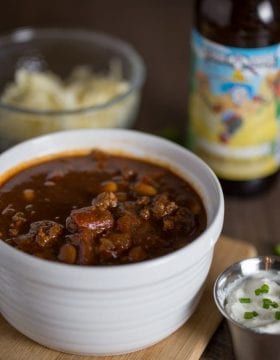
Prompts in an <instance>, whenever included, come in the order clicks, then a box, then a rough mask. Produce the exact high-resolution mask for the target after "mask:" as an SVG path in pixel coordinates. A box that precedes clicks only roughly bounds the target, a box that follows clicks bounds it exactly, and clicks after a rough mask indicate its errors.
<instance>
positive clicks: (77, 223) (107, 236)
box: [0, 129, 224, 355]
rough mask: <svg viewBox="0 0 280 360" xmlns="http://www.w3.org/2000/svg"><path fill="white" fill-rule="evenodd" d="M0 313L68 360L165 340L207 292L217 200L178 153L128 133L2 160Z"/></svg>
mask: <svg viewBox="0 0 280 360" xmlns="http://www.w3.org/2000/svg"><path fill="white" fill-rule="evenodd" d="M0 168H1V174H0V211H1V213H2V216H1V220H0V232H1V240H0V280H1V288H0V295H1V296H0V310H1V313H2V315H3V316H4V318H6V319H7V320H8V321H9V323H10V324H11V325H12V326H14V327H15V328H16V329H18V330H19V331H20V332H21V333H23V334H25V335H26V336H28V337H29V338H31V339H33V340H34V341H36V342H38V343H40V344H43V345H45V346H47V347H50V348H53V349H57V350H60V351H66V352H70V353H76V354H87V355H113V354H121V353H126V352H131V351H136V350H139V349H142V348H145V347H147V346H150V345H152V344H154V343H156V342H158V341H160V340H162V339H163V338H165V337H167V336H168V335H170V334H171V333H173V332H174V331H175V330H176V329H178V328H179V327H180V326H181V325H183V324H184V323H185V322H186V321H187V320H188V318H189V317H190V316H191V315H192V313H193V312H194V310H195V308H196V305H197V303H198V301H199V298H200V295H201V293H202V291H203V284H204V282H205V279H206V277H207V274H208V271H209V268H210V265H211V261H212V256H213V250H214V246H215V243H216V241H217V239H218V237H219V235H220V232H221V229H222V224H223V214H224V202H223V194H222V190H221V187H220V185H219V182H218V180H217V178H216V176H215V175H214V174H213V172H212V171H211V170H210V169H209V167H208V166H207V165H206V164H205V163H204V162H203V161H201V160H200V159H199V158H198V157H197V156H195V155H194V154H192V153H190V152H189V151H187V150H186V149H184V148H182V147H180V146H178V145H176V144H174V143H171V142H170V141H167V140H164V139H162V138H159V137H155V136H152V135H148V134H144V133H140V132H137V131H132V130H116V129H114V130H109V129H106V130H102V129H95V130H73V131H66V132H60V133H54V134H49V135H45V136H42V137H39V138H35V139H32V140H28V141H26V142H24V143H21V144H19V145H17V146H15V147H13V148H11V149H10V150H8V151H6V152H4V153H3V154H1V155H0Z"/></svg>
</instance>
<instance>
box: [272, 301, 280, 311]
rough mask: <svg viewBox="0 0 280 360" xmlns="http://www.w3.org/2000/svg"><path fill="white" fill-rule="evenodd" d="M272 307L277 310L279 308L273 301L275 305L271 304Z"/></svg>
mask: <svg viewBox="0 0 280 360" xmlns="http://www.w3.org/2000/svg"><path fill="white" fill-rule="evenodd" d="M271 306H272V307H273V308H274V309H277V308H278V307H279V304H278V303H277V302H275V301H273V303H272V304H271Z"/></svg>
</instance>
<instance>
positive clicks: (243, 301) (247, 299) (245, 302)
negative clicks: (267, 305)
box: [239, 298, 251, 304]
mask: <svg viewBox="0 0 280 360" xmlns="http://www.w3.org/2000/svg"><path fill="white" fill-rule="evenodd" d="M239 301H240V303H241V304H250V302H251V299H250V298H240V299H239Z"/></svg>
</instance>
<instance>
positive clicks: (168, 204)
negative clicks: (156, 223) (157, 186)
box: [152, 194, 178, 219]
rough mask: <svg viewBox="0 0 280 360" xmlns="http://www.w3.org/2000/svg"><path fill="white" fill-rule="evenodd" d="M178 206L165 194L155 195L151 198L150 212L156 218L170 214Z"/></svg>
mask: <svg viewBox="0 0 280 360" xmlns="http://www.w3.org/2000/svg"><path fill="white" fill-rule="evenodd" d="M177 208H178V206H177V205H176V204H175V202H174V201H170V200H169V199H168V196H167V195H166V194H161V195H157V196H155V197H154V199H153V204H152V212H153V215H154V217H155V218H156V219H160V218H163V217H164V216H166V215H170V214H171V213H173V212H174V210H176V209H177Z"/></svg>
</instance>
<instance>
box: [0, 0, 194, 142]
mask: <svg viewBox="0 0 280 360" xmlns="http://www.w3.org/2000/svg"><path fill="white" fill-rule="evenodd" d="M1 2H2V4H1V5H2V6H1V8H2V9H1V10H0V31H2V32H3V31H8V30H11V29H13V28H15V27H22V26H40V27H43V26H55V27H79V28H91V29H94V30H96V31H101V32H105V33H108V34H112V35H115V36H119V37H121V38H123V39H124V40H127V41H129V42H130V43H131V44H132V45H133V46H134V47H135V48H136V49H137V50H138V51H139V53H140V54H141V55H142V56H143V58H144V61H145V63H146V66H147V79H146V83H145V86H144V93H143V100H142V106H141V109H140V113H139V117H138V120H137V123H136V125H135V126H136V127H137V128H138V129H141V130H146V131H151V132H160V131H161V130H162V129H165V128H169V127H172V128H174V129H175V130H176V131H177V134H179V135H180V137H181V139H182V135H183V133H184V130H185V128H186V109H187V77H188V76H187V72H188V49H189V29H190V25H191V21H190V17H191V12H192V11H191V9H192V1H188V0H185V1H183V0H150V1H146V0H56V1H54V0H8V1H3V0H2V1H0V3H1Z"/></svg>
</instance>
